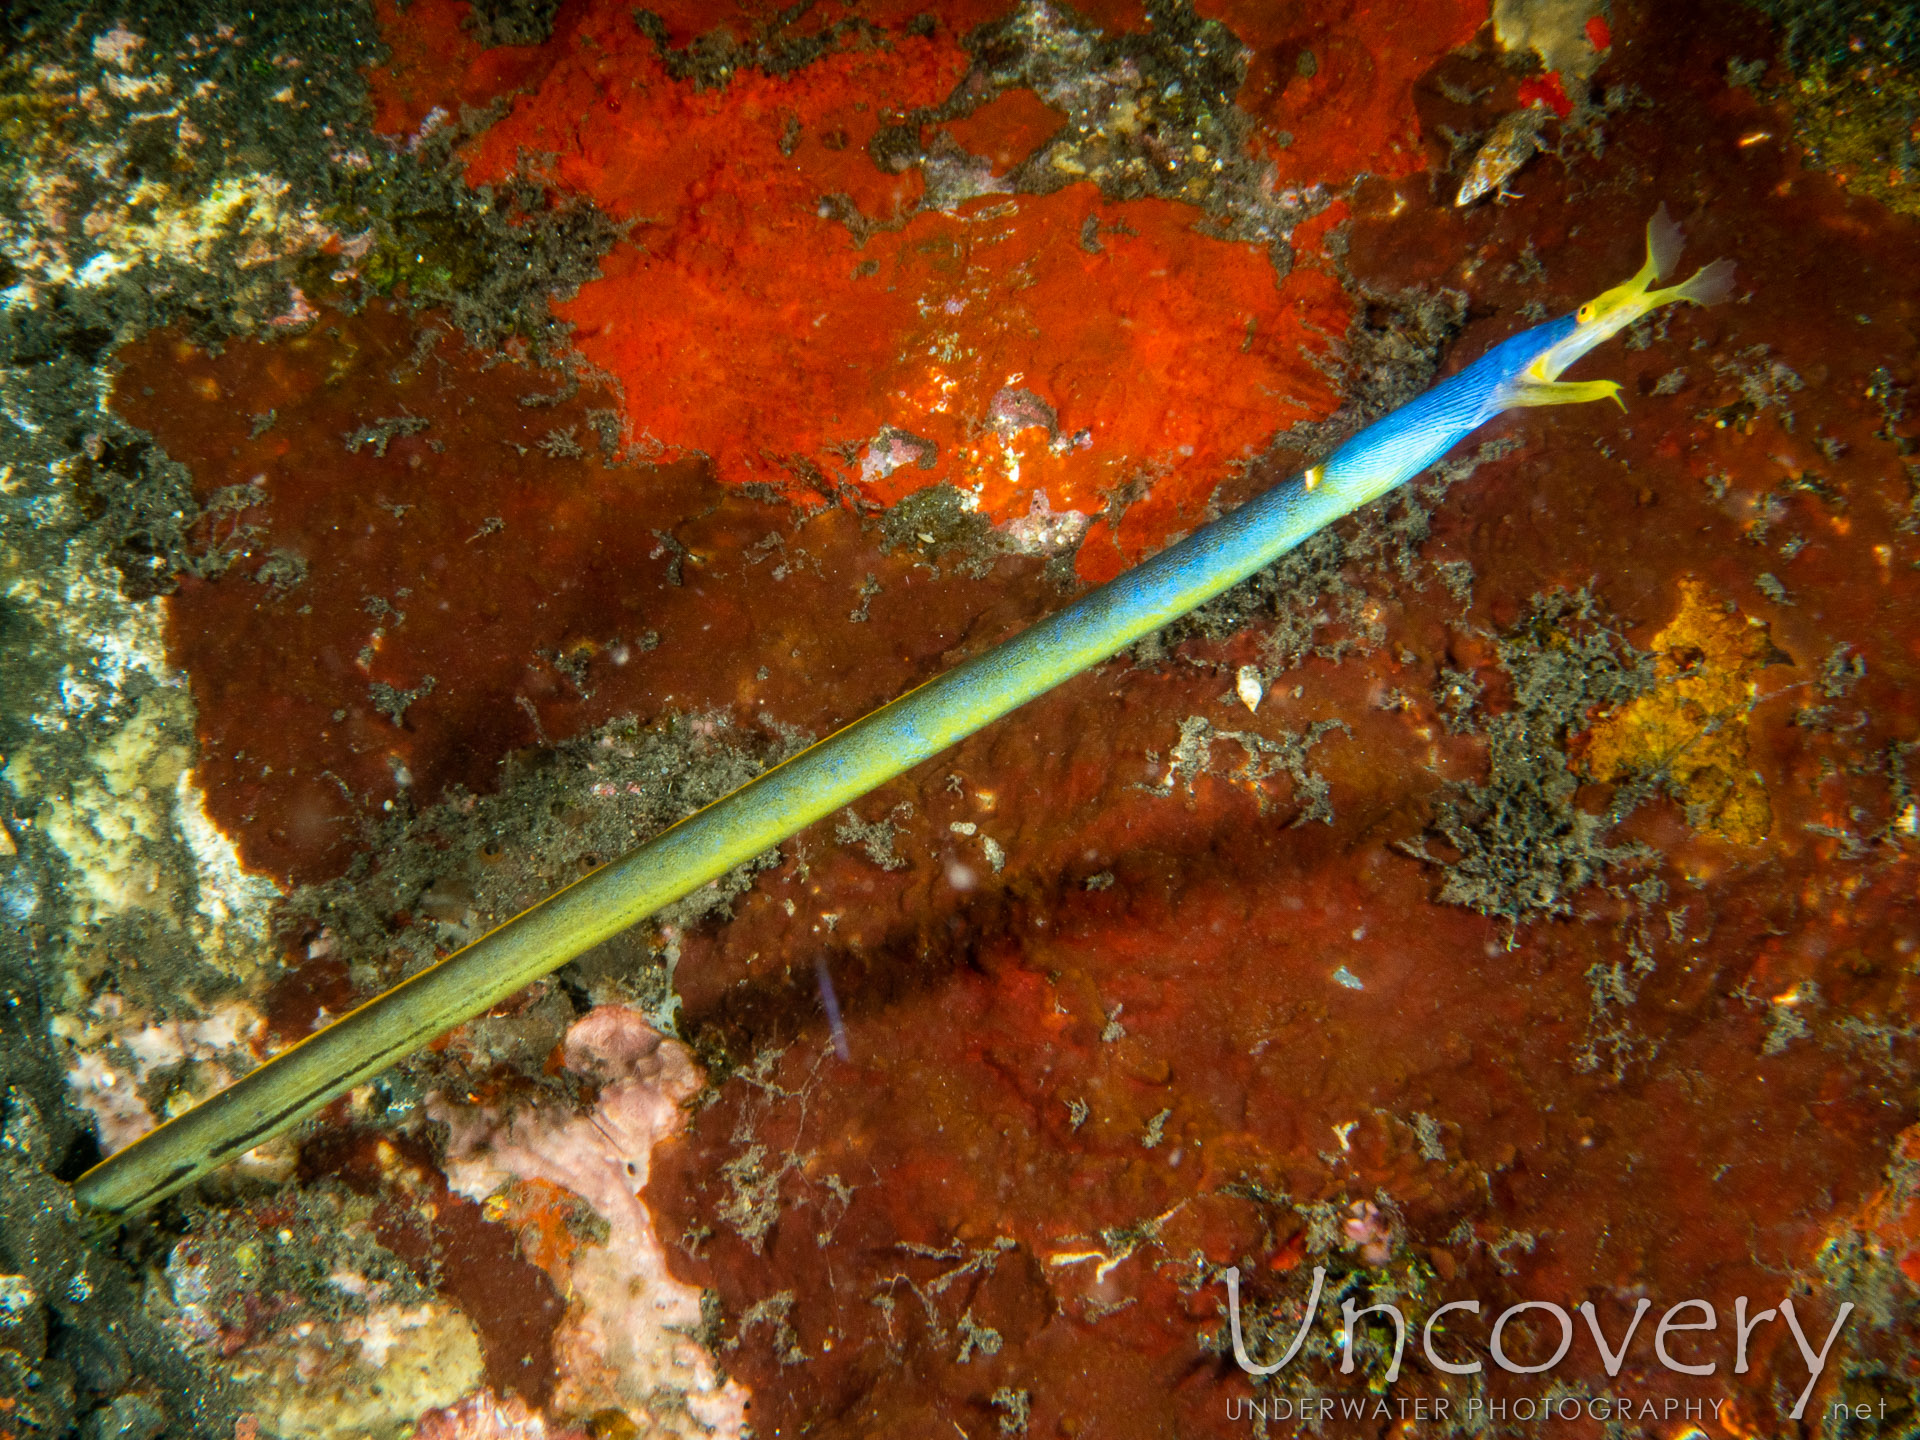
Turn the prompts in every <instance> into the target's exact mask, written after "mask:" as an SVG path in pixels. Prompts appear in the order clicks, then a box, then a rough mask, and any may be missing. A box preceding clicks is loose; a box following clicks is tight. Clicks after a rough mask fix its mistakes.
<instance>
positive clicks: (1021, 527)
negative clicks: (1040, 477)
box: [1006, 490, 1093, 555]
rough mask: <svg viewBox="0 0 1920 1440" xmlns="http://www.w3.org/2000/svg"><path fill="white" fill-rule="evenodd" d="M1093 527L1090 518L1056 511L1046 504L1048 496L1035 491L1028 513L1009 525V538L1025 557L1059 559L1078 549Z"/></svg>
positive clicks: (1075, 512) (1045, 493) (1077, 513)
mask: <svg viewBox="0 0 1920 1440" xmlns="http://www.w3.org/2000/svg"><path fill="white" fill-rule="evenodd" d="M1092 523H1093V517H1092V516H1091V515H1082V514H1081V513H1080V512H1079V511H1078V510H1055V509H1054V508H1053V507H1052V506H1050V505H1049V504H1048V503H1047V492H1046V491H1044V490H1035V491H1034V492H1033V501H1032V503H1031V504H1030V505H1029V506H1028V507H1027V513H1026V514H1025V515H1022V516H1021V517H1020V518H1019V519H1018V520H1015V521H1012V522H1010V523H1009V524H1008V525H1007V527H1006V535H1007V540H1008V542H1009V544H1011V546H1012V547H1013V549H1015V550H1017V551H1018V552H1019V553H1020V554H1022V555H1057V554H1060V553H1061V552H1062V551H1065V550H1071V549H1073V547H1074V546H1076V545H1078V544H1079V543H1080V537H1081V536H1083V535H1085V534H1086V533H1087V526H1089V525H1091V524H1092Z"/></svg>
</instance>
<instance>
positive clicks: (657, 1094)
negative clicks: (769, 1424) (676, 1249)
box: [431, 1005, 747, 1436]
mask: <svg viewBox="0 0 1920 1440" xmlns="http://www.w3.org/2000/svg"><path fill="white" fill-rule="evenodd" d="M563 1055H564V1058H565V1063H566V1066H567V1068H568V1069H569V1070H570V1071H572V1072H574V1073H575V1074H576V1075H578V1076H579V1077H580V1078H581V1079H582V1080H584V1081H587V1082H589V1083H597V1084H598V1085H599V1087H600V1090H599V1097H598V1099H597V1101H596V1103H595V1105H594V1107H593V1108H592V1109H591V1110H589V1111H588V1112H586V1113H584V1114H575V1113H573V1112H572V1111H570V1110H558V1111H547V1110H542V1109H526V1110H522V1111H520V1112H519V1113H517V1114H515V1115H513V1116H511V1117H507V1116H503V1115H500V1114H497V1113H495V1112H493V1111H491V1110H487V1109H480V1108H474V1107H469V1106H462V1105H456V1104H453V1103H450V1102H449V1101H447V1100H446V1099H445V1098H444V1097H442V1098H438V1099H436V1100H434V1101H433V1102H431V1113H432V1114H433V1116H434V1118H435V1119H437V1120H442V1121H444V1122H445V1123H446V1124H447V1126H448V1128H449V1132H450V1133H449V1139H448V1143H447V1157H446V1173H447V1179H448V1181H449V1183H450V1184H451V1186H452V1188H453V1189H454V1190H456V1191H458V1192H460V1193H461V1194H464V1195H467V1196H469V1197H471V1198H473V1199H475V1200H480V1201H489V1200H491V1199H492V1198H493V1197H495V1196H499V1195H501V1193H502V1192H503V1191H507V1190H508V1189H509V1187H512V1186H514V1185H516V1184H519V1185H525V1184H527V1183H529V1182H533V1183H537V1184H541V1185H547V1186H558V1187H561V1188H563V1189H564V1190H566V1191H568V1192H570V1193H571V1194H573V1195H576V1196H578V1197H579V1198H580V1199H582V1200H584V1201H585V1202H586V1203H587V1204H588V1205H589V1206H590V1207H591V1208H592V1213H593V1215H594V1216H595V1217H597V1218H598V1222H599V1224H600V1226H602V1227H604V1228H603V1230H602V1233H601V1236H600V1238H597V1239H590V1240H588V1241H587V1242H586V1243H583V1244H579V1245H577V1246H574V1247H563V1248H560V1249H555V1250H544V1249H542V1248H541V1247H538V1246H531V1247H527V1248H528V1249H530V1250H531V1252H532V1254H533V1258H535V1259H536V1261H542V1260H544V1262H545V1263H546V1264H547V1265H549V1266H550V1267H551V1269H550V1272H549V1273H551V1274H552V1276H553V1280H554V1284H555V1286H556V1287H557V1288H558V1289H559V1291H560V1293H561V1294H563V1295H565V1296H567V1297H568V1309H567V1315H566V1318H565V1320H563V1321H562V1322H561V1325H560V1328H559V1329H558V1330H557V1331H556V1332H555V1334H554V1337H553V1350H554V1363H555V1367H556V1369H557V1370H558V1372H559V1384H558V1386H557V1387H556V1390H555V1393H554V1398H553V1407H552V1408H553V1410H554V1411H555V1412H556V1413H560V1414H568V1415H582V1416H591V1415H594V1414H599V1413H603V1412H609V1411H613V1412H624V1413H627V1414H639V1413H645V1412H647V1411H649V1410H653V1411H659V1410H661V1409H662V1407H663V1406H664V1407H666V1408H669V1409H671V1408H676V1407H677V1408H680V1409H683V1410H684V1411H685V1417H684V1418H685V1420H686V1421H687V1422H688V1423H687V1424H686V1425H685V1427H684V1432H682V1431H681V1430H679V1429H676V1428H674V1427H673V1426H671V1425H668V1426H667V1428H665V1429H663V1430H662V1432H661V1433H663V1434H671V1433H687V1434H714V1435H720V1436H727V1435H733V1436H738V1435H739V1434H741V1433H742V1426H743V1425H744V1423H745V1411H746V1404H747V1394H746V1391H745V1390H744V1389H742V1388H741V1386H740V1385H739V1384H738V1383H737V1382H734V1381H725V1382H723V1381H721V1380H720V1379H719V1378H718V1377H717V1376H716V1373H715V1368H714V1364H713V1359H712V1357H711V1356H710V1355H708V1354H707V1353H706V1352H705V1351H704V1350H702V1349H701V1347H700V1345H699V1344H698V1342H697V1341H695V1340H694V1339H693V1338H691V1337H692V1335H693V1333H694V1332H696V1331H698V1330H699V1329H700V1326H701V1312H700V1292H699V1291H698V1290H697V1289H695V1288H693V1287H690V1286H687V1285H684V1284H682V1283H680V1282H679V1281H677V1280H675V1279H674V1278H673V1277H672V1275H671V1274H670V1273H669V1271H668V1268H667V1263H666V1254H665V1251H664V1249H663V1247H662V1245H661V1242H660V1238H659V1236H657V1235H656V1234H655V1233H654V1226H653V1219H652V1216H651V1215H649V1214H648V1211H647V1208H646V1206H645V1204H644V1203H642V1200H641V1197H640V1192H641V1190H642V1189H643V1188H644V1187H645V1185H646V1183H647V1177H648V1167H649V1157H650V1155H651V1153H652V1150H653V1147H654V1146H655V1145H657V1144H659V1143H660V1142H661V1141H663V1140H665V1139H668V1138H670V1137H671V1136H673V1135H675V1134H677V1133H678V1132H679V1131H680V1130H681V1129H682V1128H683V1127H684V1125H685V1117H684V1115H683V1113H682V1110H681V1106H682V1105H683V1104H684V1103H685V1101H686V1100H687V1098H688V1097H689V1096H691V1095H692V1094H693V1093H694V1092H695V1091H696V1090H697V1089H698V1088H699V1086H700V1072H699V1070H698V1068H697V1067H696V1065H695V1064H694V1061H693V1058H692V1056H691V1055H690V1054H689V1053H688V1051H687V1049H686V1047H685V1046H683V1045H681V1044H679V1043H678V1042H676V1041H672V1040H668V1039H665V1038H663V1037H662V1036H660V1035H659V1034H658V1033H657V1032H655V1031H654V1030H653V1029H652V1027H650V1026H649V1025H648V1024H647V1023H646V1021H645V1020H644V1019H643V1018H642V1017H641V1016H640V1014H639V1013H638V1012H637V1011H633V1010H629V1009H626V1008H623V1007H620V1006H614V1005H605V1006H601V1007H600V1008H598V1009H596V1010H593V1011H591V1012H590V1013H589V1014H587V1015H586V1016H584V1017H582V1018H581V1019H580V1020H579V1021H577V1022H576V1023H575V1024H574V1025H573V1027H572V1028H571V1029H570V1030H569V1031H568V1032H567V1038H566V1041H565V1044H564V1046H563ZM510 1206H511V1200H510V1199H509V1200H504V1201H503V1202H502V1204H501V1206H500V1210H501V1213H503V1214H504V1213H506V1211H507V1210H508V1209H509V1208H510ZM524 1243H525V1242H524V1241H523V1245H524ZM569 1252H570V1253H569Z"/></svg>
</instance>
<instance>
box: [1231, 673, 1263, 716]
mask: <svg viewBox="0 0 1920 1440" xmlns="http://www.w3.org/2000/svg"><path fill="white" fill-rule="evenodd" d="M1233 689H1234V693H1235V694H1237V695H1238V696H1239V697H1240V703H1241V704H1242V705H1244V706H1246V707H1247V709H1248V711H1249V712H1252V711H1255V710H1258V709H1259V708H1260V701H1261V699H1262V698H1263V697H1265V695H1266V693H1267V687H1266V686H1265V685H1263V684H1261V683H1260V671H1259V670H1258V669H1257V668H1256V667H1254V666H1252V665H1242V666H1241V667H1240V673H1239V674H1238V675H1236V676H1234V677H1233Z"/></svg>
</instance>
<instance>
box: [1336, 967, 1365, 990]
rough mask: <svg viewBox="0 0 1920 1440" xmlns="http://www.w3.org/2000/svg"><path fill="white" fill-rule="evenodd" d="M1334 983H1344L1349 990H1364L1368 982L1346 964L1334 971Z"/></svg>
mask: <svg viewBox="0 0 1920 1440" xmlns="http://www.w3.org/2000/svg"><path fill="white" fill-rule="evenodd" d="M1333 983H1334V984H1336V985H1344V986H1346V987H1347V989H1349V990H1364V989H1366V988H1367V986H1366V982H1365V981H1363V980H1362V979H1361V978H1360V977H1359V976H1358V975H1356V974H1354V973H1353V972H1352V971H1351V970H1349V969H1347V967H1346V966H1344V965H1342V966H1341V967H1340V968H1339V969H1338V970H1336V971H1334V972H1333Z"/></svg>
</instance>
